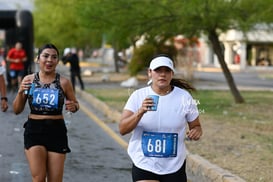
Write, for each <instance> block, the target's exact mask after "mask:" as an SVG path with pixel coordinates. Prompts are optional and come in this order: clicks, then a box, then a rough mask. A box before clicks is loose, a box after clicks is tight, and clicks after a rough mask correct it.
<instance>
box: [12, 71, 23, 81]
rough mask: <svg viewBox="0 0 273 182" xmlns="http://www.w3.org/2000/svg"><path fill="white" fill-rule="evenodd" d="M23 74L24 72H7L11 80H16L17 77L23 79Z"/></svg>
mask: <svg viewBox="0 0 273 182" xmlns="http://www.w3.org/2000/svg"><path fill="white" fill-rule="evenodd" d="M24 73H25V71H24V70H9V76H10V77H11V78H13V79H14V78H17V77H18V76H20V77H23V76H24Z"/></svg>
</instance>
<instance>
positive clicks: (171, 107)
mask: <svg viewBox="0 0 273 182" xmlns="http://www.w3.org/2000/svg"><path fill="white" fill-rule="evenodd" d="M148 95H158V94H156V93H155V92H154V91H153V90H152V88H151V87H150V86H149V87H145V88H141V89H138V90H136V91H134V92H133V93H132V95H131V96H130V97H129V99H128V101H127V103H126V105H125V107H124V109H126V110H130V111H132V112H134V113H135V112H137V111H138V109H139V108H140V107H141V105H142V102H143V100H144V99H145V98H146V97H147V96H148ZM198 115H199V113H198V108H197V105H196V102H195V101H194V100H193V98H192V96H191V95H190V94H189V93H188V92H187V91H186V90H183V89H180V88H178V87H174V89H173V90H172V92H170V93H169V94H167V95H164V96H159V101H158V106H157V111H147V112H146V113H145V114H144V115H143V116H142V118H141V120H140V121H139V123H138V125H137V127H136V128H135V129H134V131H133V133H132V136H131V138H130V142H129V146H128V154H129V156H130V158H131V159H132V161H133V163H134V164H135V165H136V166H137V167H138V168H141V169H144V170H147V171H152V172H154V173H157V174H169V173H173V172H176V171H177V170H179V169H180V168H181V167H182V165H183V162H184V160H185V158H186V146H185V143H184V138H185V132H186V128H187V122H191V121H194V120H195V119H196V118H197V117H198ZM143 132H144V133H145V132H152V135H153V134H157V133H160V134H161V135H160V136H161V139H157V138H154V139H151V140H149V138H148V139H146V140H145V139H144V138H145V137H144V138H143V136H145V135H146V134H144V135H143ZM162 133H163V134H162ZM165 133H172V134H175V135H176V139H174V140H177V145H175V147H174V148H176V149H174V150H176V155H175V156H168V157H166V156H164V157H163V156H162V155H158V156H152V157H151V156H145V155H144V151H143V150H144V149H143V145H144V146H148V147H147V148H149V146H150V148H149V149H148V151H152V152H153V154H155V153H156V152H162V150H161V149H162V148H163V147H162V146H163V143H164V142H163V141H164V137H165V136H166V135H165ZM148 136H149V135H148ZM174 140H172V141H174ZM145 141H146V142H145ZM150 141H154V142H152V143H150ZM144 143H145V144H144ZM164 145H165V144H164ZM165 146H166V145H165ZM144 148H145V147H144ZM160 154H161V153H160ZM159 156H160V157H159Z"/></svg>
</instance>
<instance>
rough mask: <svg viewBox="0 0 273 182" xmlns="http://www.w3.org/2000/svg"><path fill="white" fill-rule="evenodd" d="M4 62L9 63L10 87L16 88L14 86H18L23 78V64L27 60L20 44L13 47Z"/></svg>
mask: <svg viewBox="0 0 273 182" xmlns="http://www.w3.org/2000/svg"><path fill="white" fill-rule="evenodd" d="M6 60H7V61H8V62H9V63H10V65H9V75H10V77H11V85H12V87H13V88H14V87H15V88H17V85H16V84H17V83H18V85H20V83H21V81H22V78H23V76H24V62H25V61H26V60H27V56H26V51H25V50H24V49H23V45H22V43H21V42H17V43H16V44H15V47H14V48H11V49H10V50H9V51H8V54H7V58H6Z"/></svg>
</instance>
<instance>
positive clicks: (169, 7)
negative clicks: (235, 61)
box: [35, 0, 273, 103]
mask: <svg viewBox="0 0 273 182" xmlns="http://www.w3.org/2000/svg"><path fill="white" fill-rule="evenodd" d="M36 2H37V3H36ZM39 3H41V5H39V6H38V4H39ZM35 5H36V9H37V11H36V14H35V21H39V22H37V23H36V26H35V28H36V31H37V36H38V37H39V40H43V41H44V40H48V39H49V40H50V37H49V36H51V38H52V37H54V39H55V38H56V41H57V38H58V43H59V44H61V42H62V43H64V44H65V43H66V42H68V41H69V39H70V37H73V39H72V40H71V42H72V43H73V42H78V43H79V44H83V43H84V41H86V40H88V41H89V42H92V43H97V41H99V39H96V40H92V41H90V40H89V39H88V37H91V36H92V35H96V37H101V36H100V35H101V34H104V35H106V36H107V41H108V42H109V43H111V44H112V45H115V48H116V49H117V50H119V49H122V48H124V47H126V46H128V45H129V44H134V43H135V41H136V37H138V36H140V35H143V34H148V35H149V36H150V37H156V36H158V35H159V36H164V37H173V36H175V35H177V34H183V35H185V36H187V37H193V36H197V37H198V36H200V35H202V34H203V35H207V37H208V40H209V41H210V43H211V44H212V47H213V49H214V52H215V54H216V55H217V57H218V60H219V63H220V65H221V67H222V70H223V73H224V76H225V78H226V80H227V83H228V85H229V87H230V90H231V93H232V95H233V96H234V99H235V102H236V103H243V102H244V99H243V97H242V96H241V94H240V92H239V91H238V89H237V87H236V84H235V82H234V80H233V77H232V74H231V73H230V71H229V69H228V67H227V64H226V62H225V60H224V55H223V50H222V47H221V44H220V41H219V39H218V36H219V34H220V33H222V32H225V31H227V30H229V29H237V30H242V31H244V32H245V31H248V30H251V29H253V28H255V25H256V24H258V23H271V22H270V21H272V13H271V12H272V6H273V0H262V1H257V0H179V1H177V0H114V1H112V0H92V1H90V0H56V1H54V2H51V1H49V2H48V1H47V2H45V1H42V0H36V1H35ZM36 17H37V19H36ZM71 20H73V22H74V23H71ZM69 23H70V24H69ZM38 25H40V26H38ZM83 37H85V39H84V38H83ZM82 39H83V40H82ZM80 41H81V42H80Z"/></svg>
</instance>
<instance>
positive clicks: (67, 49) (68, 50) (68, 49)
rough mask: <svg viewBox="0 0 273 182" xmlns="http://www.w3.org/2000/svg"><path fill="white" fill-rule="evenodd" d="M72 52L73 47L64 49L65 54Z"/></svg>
mask: <svg viewBox="0 0 273 182" xmlns="http://www.w3.org/2000/svg"><path fill="white" fill-rule="evenodd" d="M70 52H71V49H70V48H65V49H64V56H66V55H67V54H68V53H70Z"/></svg>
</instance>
